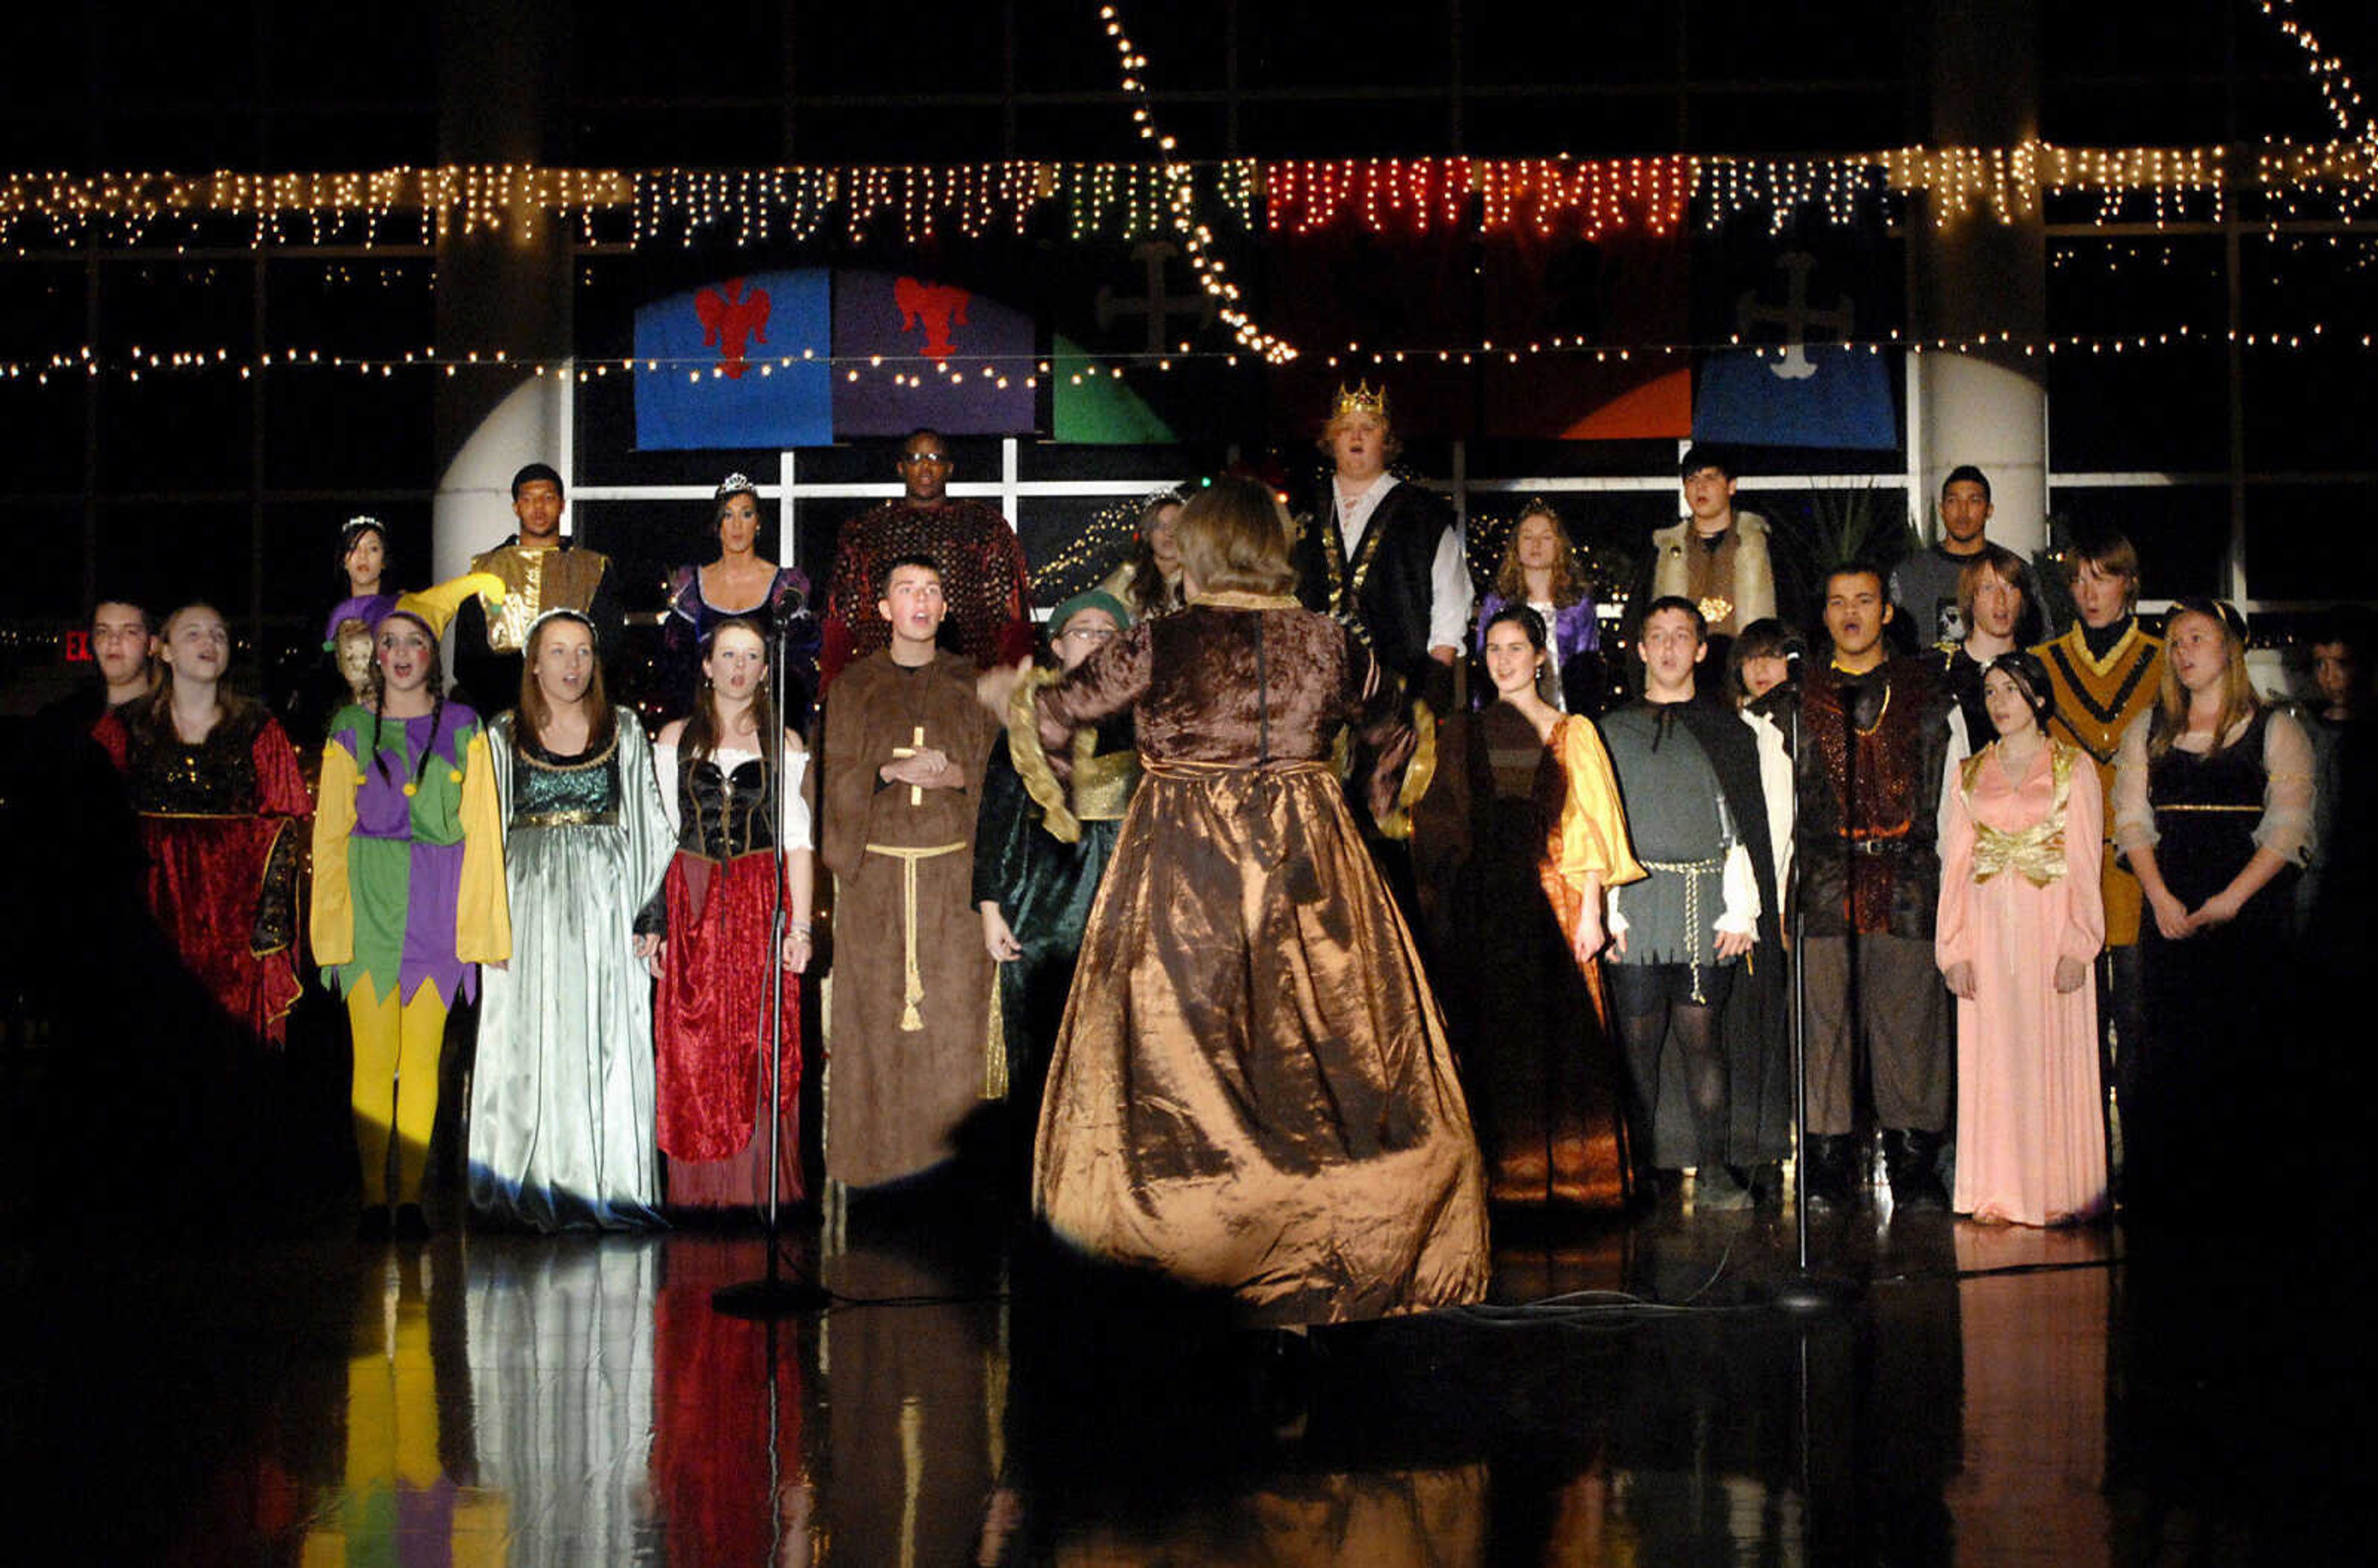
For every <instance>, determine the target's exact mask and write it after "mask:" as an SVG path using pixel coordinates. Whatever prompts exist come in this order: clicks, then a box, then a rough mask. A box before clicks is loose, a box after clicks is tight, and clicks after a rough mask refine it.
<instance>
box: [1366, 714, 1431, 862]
mask: <svg viewBox="0 0 2378 1568" xmlns="http://www.w3.org/2000/svg"><path fill="white" fill-rule="evenodd" d="M1412 734H1413V736H1414V737H1415V744H1414V745H1413V747H1412V758H1411V761H1410V762H1408V763H1406V764H1405V766H1404V782H1403V784H1402V787H1400V788H1399V789H1398V790H1397V791H1396V803H1395V805H1393V806H1392V807H1390V808H1388V809H1387V815H1386V816H1384V817H1382V818H1380V819H1379V822H1378V828H1379V835H1380V836H1381V837H1382V838H1391V839H1408V838H1410V837H1411V833H1412V822H1411V814H1412V808H1414V807H1416V806H1418V805H1419V804H1420V801H1421V796H1424V795H1426V794H1427V793H1428V786H1429V784H1430V782H1431V781H1432V780H1434V779H1435V777H1436V715H1435V713H1432V712H1429V708H1428V704H1427V703H1425V702H1414V703H1413V704H1412Z"/></svg>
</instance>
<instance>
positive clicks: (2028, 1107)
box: [1935, 740, 2106, 1225]
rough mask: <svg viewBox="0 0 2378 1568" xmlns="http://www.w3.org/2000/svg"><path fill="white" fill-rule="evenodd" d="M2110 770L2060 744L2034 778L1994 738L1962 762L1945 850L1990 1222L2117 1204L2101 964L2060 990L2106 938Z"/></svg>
mask: <svg viewBox="0 0 2378 1568" xmlns="http://www.w3.org/2000/svg"><path fill="white" fill-rule="evenodd" d="M2105 810H2106V808H2105V801H2104V797H2103V796H2102V795H2101V794H2100V792H2099V789H2098V785H2097V775H2096V771H2095V770H2094V769H2092V768H2091V767H2090V766H2089V765H2088V762H2087V760H2086V759H2084V757H2083V756H2082V754H2081V753H2080V752H2079V751H2078V750H2076V749H2075V748H2072V747H2071V746H2068V745H2065V744H2064V743H2062V742H2060V741H2055V740H2051V741H2049V742H2048V745H2046V746H2043V747H2042V748H2040V749H2039V751H2038V753H2037V754H2036V755H2035V756H2034V757H2033V758H2032V760H2031V764H2030V766H2029V767H2028V768H2026V769H2025V770H2024V776H2023V779H2022V780H2021V782H2020V783H2018V782H2016V781H2014V780H2012V779H2011V778H2010V777H2008V774H2007V770H2006V768H2005V767H2004V766H2003V765H2002V764H2001V763H2000V760H1999V749H1998V747H1997V745H1996V744H1995V743H1993V744H1992V745H1991V746H1990V747H1988V748H1986V749H1985V750H1984V751H1983V752H1982V753H1981V755H1979V756H1977V757H1972V758H1968V759H1966V760H1964V761H1963V762H1961V763H1959V764H1958V765H1957V777H1956V781H1955V786H1954V787H1953V788H1952V789H1951V790H1950V792H1949V808H1948V814H1947V819H1946V827H1945V831H1944V832H1943V833H1942V836H1941V843H1940V924H1939V927H1938V928H1937V933H1936V937H1935V946H1936V949H1937V952H1938V955H1939V959H1940V967H1941V969H1942V970H1943V971H1944V972H1945V971H1946V970H1947V969H1948V968H1949V967H1950V966H1951V965H1952V964H1972V965H1973V966H1974V978H1975V984H1976V996H1975V998H1974V999H1973V1000H1971V1001H1966V1000H1963V999H1960V1000H1959V1001H1958V1003H1957V1186H1956V1192H1955V1194H1954V1196H1953V1198H1952V1207H1953V1208H1954V1209H1955V1210H1956V1211H1957V1212H1958V1213H1959V1214H1970V1215H1973V1216H1974V1217H1975V1218H1976V1219H1985V1220H2002V1221H2012V1222H2013V1223H2015V1224H2018V1225H2051V1224H2056V1223H2059V1222H2061V1221H2065V1220H2071V1219H2080V1218H2084V1217H2086V1216H2088V1215H2093V1214H2096V1213H2098V1212H2099V1211H2101V1210H2102V1209H2103V1208H2104V1207H2105V1202H2106V1126H2105V1108H2104V1107H2105V1102H2104V1099H2103V1096H2102V1095H2101V1092H2100V1090H2099V1087H2098V1081H2097V996H2096V974H2095V970H2094V968H2093V969H2092V972H2091V975H2090V977H2089V978H2088V980H2086V981H2085V982H2084V984H2083V985H2082V987H2081V988H2080V989H2079V990H2077V991H2073V992H2072V993H2071V994H2070V995H2060V994H2058V992H2057V989H2056V963H2057V960H2059V959H2060V958H2075V959H2079V960H2081V961H2083V962H2084V963H2087V962H2089V961H2090V960H2093V959H2095V958H2096V955H2097V950H2098V949H2099V948H2100V947H2102V946H2103V945H2104V944H2105V940H2106V911H2105V904H2104V902H2103V899H2102V896H2101V894H2100V892H2099V889H2098V880H2097V873H2098V854H2099V850H2098V845H2099V843H2100V840H2101V838H2102V835H2103V823H2104V820H2105Z"/></svg>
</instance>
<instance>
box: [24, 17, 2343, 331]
mask: <svg viewBox="0 0 2378 1568" xmlns="http://www.w3.org/2000/svg"><path fill="white" fill-rule="evenodd" d="M1105 9H1106V10H1107V11H1108V12H1111V11H1112V9H1113V7H1111V6H1109V7H1106V8H1105ZM1112 25H1117V26H1119V24H1112ZM1129 42H1130V41H1129V37H1128V35H1127V34H1119V35H1118V59H1119V60H1120V59H1121V58H1122V57H1123V55H1122V48H1123V45H1124V44H1127V43H1129ZM1130 58H1131V59H1133V60H1135V61H1137V60H1144V59H1145V58H1146V57H1145V56H1144V55H1139V54H1132V55H1131V56H1130ZM2325 79H2327V78H2324V80H2325ZM2349 79H2350V78H2345V77H2343V76H2342V74H2341V73H2338V74H2336V82H2339V83H2342V82H2345V81H2349ZM1130 80H1131V81H1132V82H1133V83H1134V84H1135V85H1134V87H1133V88H1132V89H1131V90H1129V91H1128V92H1127V94H1126V96H1127V97H1129V98H1131V99H1133V100H1135V101H1144V100H1145V99H1146V96H1147V82H1146V79H1145V75H1144V70H1143V71H1142V72H1140V73H1135V74H1132V75H1131V76H1130ZM2340 90H2341V89H2340ZM2341 102H2346V103H2348V104H2356V103H2358V102H2359V97H2358V95H2355V96H2352V97H2348V98H2346V99H2343V100H2341ZM1135 115H1136V116H1138V118H1137V119H1136V120H1135V127H1136V129H1137V130H1139V131H1140V132H1141V133H1142V134H1143V138H1144V139H1147V140H1150V141H1152V142H1154V143H1156V144H1157V145H1158V146H1159V147H1160V145H1161V143H1162V141H1163V140H1164V139H1165V138H1164V137H1163V135H1162V132H1161V129H1160V127H1159V126H1158V125H1157V123H1156V121H1155V119H1154V116H1153V114H1151V113H1150V112H1148V111H1147V109H1146V108H1145V107H1144V104H1143V106H1142V107H1139V108H1136V109H1135ZM2371 124H2372V123H2371V122H2368V121H2364V122H2361V127H2362V128H2361V130H2360V134H2358V135H2356V136H2355V137H2353V138H2349V139H2347V140H2342V141H2332V142H2326V143H2312V144H2300V143H2296V142H2291V141H2286V140H2272V141H2269V142H2266V143H2265V144H2264V148H2263V150H2262V151H2261V153H2260V154H2259V155H2258V156H2257V157H2256V158H2255V160H2254V162H2253V165H2252V169H2251V170H2249V171H2246V172H2245V173H2244V174H2243V176H2242V178H2240V177H2233V174H2232V171H2231V170H2230V169H2229V167H2228V157H2227V154H2226V150H2224V149H2222V148H2218V147H2208V148H2157V147H2136V148H2072V147H2060V146H2057V145H2055V144H2052V143H2048V142H2040V141H2027V142H2023V143H2020V144H2018V145H2016V146H2013V147H2006V148H1977V147H1945V148H1931V147H1902V148H1895V149H1892V150H1884V151H1877V152H1852V153H1845V154H1843V155H1840V156H1838V157H1830V158H1751V157H1735V156H1722V155H1702V156H1686V155H1670V156H1664V157H1651V158H1612V159H1574V158H1567V157H1559V158H1525V159H1473V158H1353V159H1338V160H1324V159H1287V160H1276V161H1269V162H1264V161H1258V160H1255V159H1248V158H1239V159H1231V160H1227V161H1224V162H1204V163H1200V162H1193V161H1190V160H1186V159H1183V158H1181V157H1179V156H1177V154H1173V153H1168V154H1167V155H1165V156H1163V157H1161V158H1159V159H1158V160H1156V161H1152V162H1050V161H1039V160H1009V161H1004V162H985V163H966V164H947V165H941V164H866V165H857V166H847V167H825V166H807V165H784V166H779V167H775V168H764V169H731V170H715V169H685V168H664V169H646V170H635V171H623V170H617V169H559V168H544V167H539V166H534V165H529V164H511V163H505V164H485V165H481V164H450V165H441V166H439V167H437V168H428V169H417V168H413V167H410V166H404V167H399V168H394V169H385V170H378V171H375V172H367V173H347V174H246V173H241V172H237V171H231V170H222V171H217V172H215V173H213V174H174V173H170V172H158V173H149V174H129V173H108V174H91V175H78V174H60V173H18V174H5V175H0V245H14V246H16V247H18V248H19V249H22V248H25V247H27V246H30V245H33V244H36V243H41V242H42V241H48V242H53V243H58V244H65V245H77V244H90V245H110V246H122V247H129V248H137V247H140V246H144V245H174V246H176V247H180V246H183V245H187V244H188V243H189V242H190V241H191V240H193V239H194V238H199V237H203V236H204V233H205V231H206V228H207V225H209V224H210V223H213V222H221V221H231V222H233V223H234V224H235V225H237V226H239V227H241V228H243V229H244V230H245V238H246V243H247V244H248V245H251V246H252V247H254V248H258V249H262V248H267V247H276V246H284V245H360V246H363V247H365V248H369V247H371V246H374V245H391V244H409V245H418V246H421V247H425V248H426V247H427V246H430V245H434V244H436V243H437V242H438V241H440V240H442V239H446V238H448V237H450V236H452V235H456V234H460V235H463V236H477V235H483V234H484V235H494V234H514V235H518V236H521V237H529V236H534V234H535V233H538V232H539V230H540V228H541V226H542V225H544V224H546V223H548V222H562V223H566V224H569V225H570V226H571V227H572V228H573V230H574V231H575V232H576V233H577V234H578V235H579V236H580V237H581V238H582V239H583V240H584V241H585V242H587V243H590V244H595V243H601V244H623V245H626V246H628V247H629V248H631V249H643V248H645V247H653V246H661V245H675V246H677V247H679V248H690V247H691V246H694V245H700V244H703V243H706V242H715V243H719V244H724V245H731V246H733V247H736V248H740V249H751V248H758V247H762V246H765V245H784V244H791V245H799V244H802V243H806V242H809V241H811V240H816V239H820V238H823V237H828V236H829V234H830V233H831V237H835V238H838V239H841V240H843V241H846V242H848V243H852V244H858V243H863V242H866V241H869V240H880V239H884V238H892V239H896V240H898V241H899V242H901V243H903V244H906V245H925V244H930V243H931V242H933V241H936V240H939V239H943V238H945V237H947V236H948V235H949V234H951V233H955V234H957V235H960V236H963V237H966V238H969V239H979V238H983V237H986V236H989V235H991V234H993V233H1004V234H1008V235H1022V234H1026V233H1030V232H1032V230H1033V226H1034V224H1035V222H1036V221H1038V220H1039V218H1040V217H1041V215H1042V214H1043V213H1044V212H1045V213H1052V214H1055V215H1056V216H1057V217H1058V218H1059V220H1060V230H1061V232H1063V233H1066V234H1067V235H1068V236H1069V237H1070V238H1072V239H1074V240H1076V241H1089V240H1094V239H1123V240H1139V239H1146V238H1159V237H1161V238H1171V239H1174V240H1176V241H1178V242H1179V243H1180V244H1181V245H1182V246H1183V250H1184V251H1185V252H1186V253H1188V255H1189V256H1190V257H1191V264H1192V267H1193V269H1195V272H1196V274H1197V277H1198V280H1199V282H1200V284H1201V286H1203V287H1204V288H1206V290H1207V292H1208V293H1211V294H1212V295H1213V296H1214V297H1215V299H1216V300H1217V302H1218V304H1219V305H1226V306H1228V307H1229V308H1230V309H1231V311H1232V312H1234V313H1236V314H1241V315H1243V304H1242V301H1241V296H1240V293H1239V286H1238V284H1237V283H1236V282H1235V281H1231V277H1230V269H1229V267H1228V265H1227V263H1226V262H1225V261H1224V260H1223V258H1222V257H1220V256H1219V254H1218V253H1217V249H1216V247H1217V245H1218V244H1219V240H1220V238H1221V235H1220V234H1219V233H1218V232H1217V229H1216V226H1215V225H1216V222H1217V221H1222V222H1226V223H1230V224H1234V225H1235V226H1236V230H1237V232H1238V233H1241V234H1254V233H1259V232H1260V233H1271V234H1274V235H1283V236H1287V237H1291V238H1293V237H1296V236H1302V235H1308V234H1313V233H1319V232H1322V231H1324V230H1327V229H1329V228H1331V227H1333V226H1335V225H1337V224H1339V223H1360V224H1361V225H1363V227H1364V228H1365V229H1367V230H1369V231H1370V232H1373V233H1411V234H1424V233H1436V232H1439V231H1446V230H1453V231H1459V232H1462V233H1484V234H1493V233H1511V232H1524V233H1532V234H1535V235H1538V236H1541V237H1547V238H1552V237H1570V238H1577V239H1583V240H1589V241H1590V240H1594V239H1598V238H1601V237H1603V235H1605V234H1608V233H1624V232H1641V233H1648V234H1651V235H1660V234H1664V233H1669V232H1671V231H1672V230H1674V229H1675V227H1676V226H1677V225H1679V224H1680V223H1681V222H1682V221H1684V214H1685V212H1686V210H1687V208H1689V209H1691V210H1692V211H1693V212H1694V213H1695V215H1696V217H1697V219H1698V221H1699V224H1700V226H1701V227H1702V228H1703V229H1705V230H1711V231H1714V230H1717V229H1720V228H1723V227H1724V226H1725V225H1726V224H1728V223H1730V222H1733V221H1737V220H1739V219H1742V218H1745V217H1754V218H1756V217H1763V218H1764V219H1765V220H1766V221H1767V222H1768V223H1769V225H1770V227H1771V228H1773V229H1778V230H1780V229H1781V228H1783V227H1784V225H1785V224H1787V223H1790V222H1793V221H1800V222H1811V221H1815V222H1822V223H1824V224H1827V225H1829V226H1832V227H1835V228H1844V227H1853V226H1857V225H1860V224H1867V223H1871V222H1874V221H1885V222H1889V221H1895V220H1896V219H1897V218H1898V217H1899V216H1900V213H1899V211H1898V209H1897V207H1896V204H1897V203H1898V202H1900V201H1902V200H1904V198H1906V197H1911V196H1915V195H1918V194H1924V195H1928V196H1929V197H1930V198H1931V219H1932V221H1933V222H1934V223H1935V224H1938V225H1942V226H1945V225H1948V224H1951V223H1954V222H1958V221H1967V220H1970V219H1976V218H1983V217H1987V218H1990V219H1994V220H1995V221H2000V222H2005V223H2011V222H2015V221H2025V220H2028V219H2031V218H2033V217H2035V216H2037V215H2039V214H2041V213H2042V212H2043V211H2044V210H2047V209H2049V208H2050V207H2051V206H2052V205H2053V204H2056V203H2059V202H2062V201H2065V200H2068V199H2070V200H2077V201H2080V202H2083V203H2084V207H2083V208H2082V209H2081V210H2082V211H2083V212H2084V213H2086V215H2087V216H2088V217H2089V218H2090V219H2091V221H2095V222H2096V223H2098V224H2101V225H2102V224H2106V223H2110V222H2115V221H2122V220H2125V219H2127V218H2131V217H2133V216H2135V217H2139V218H2144V219H2150V220H2152V221H2155V222H2156V223H2158V224H2162V223H2167V222H2176V221H2183V220H2186V221H2206V220H2209V221H2216V222H2217V221H2223V220H2224V219H2225V218H2226V217H2227V216H2228V212H2229V204H2230V201H2231V199H2232V193H2233V192H2236V193H2239V194H2244V193H2252V195H2253V196H2254V197H2256V198H2257V199H2258V201H2259V202H2260V204H2261V205H2260V207H2258V208H2257V209H2256V210H2257V211H2258V213H2259V212H2267V213H2268V214H2269V215H2270V216H2271V218H2272V221H2275V222H2276V221H2280V220H2283V219H2287V218H2291V217H2296V216H2301V215H2305V214H2316V213H2319V212H2336V213H2339V214H2340V215H2342V216H2344V217H2345V218H2347V220H2348V221H2350V219H2351V218H2352V217H2353V216H2355V215H2358V214H2359V213H2360V212H2361V211H2362V210H2363V209H2365V208H2366V207H2367V206H2368V205H2369V204H2370V203H2371V201H2372V197H2373V193H2378V133H2373V132H2372V129H2371Z"/></svg>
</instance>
